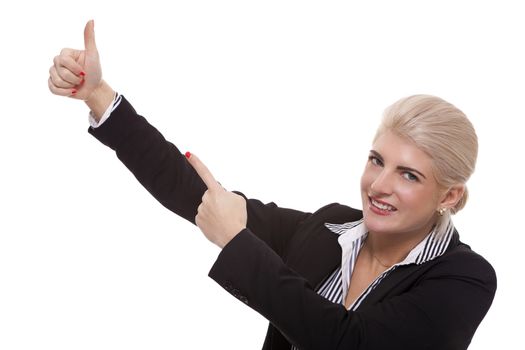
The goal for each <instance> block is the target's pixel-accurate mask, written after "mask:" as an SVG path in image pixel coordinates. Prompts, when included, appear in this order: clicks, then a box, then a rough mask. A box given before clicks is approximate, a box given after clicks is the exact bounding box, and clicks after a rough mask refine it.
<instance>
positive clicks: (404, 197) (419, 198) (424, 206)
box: [397, 184, 434, 212]
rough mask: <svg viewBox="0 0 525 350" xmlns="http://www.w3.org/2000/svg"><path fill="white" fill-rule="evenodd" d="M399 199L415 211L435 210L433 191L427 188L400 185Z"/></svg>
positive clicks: (398, 189) (398, 190) (398, 188)
mask: <svg viewBox="0 0 525 350" xmlns="http://www.w3.org/2000/svg"><path fill="white" fill-rule="evenodd" d="M397 194H398V197H399V198H400V199H401V201H402V203H403V204H404V205H406V206H407V207H410V208H412V209H413V210H414V211H418V212H422V211H424V212H426V211H429V210H430V209H429V208H433V205H434V203H433V196H432V191H429V190H428V189H427V188H424V187H420V186H414V185H413V184H406V185H405V184H400V185H399V186H398V187H397Z"/></svg>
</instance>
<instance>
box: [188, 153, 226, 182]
mask: <svg viewBox="0 0 525 350" xmlns="http://www.w3.org/2000/svg"><path fill="white" fill-rule="evenodd" d="M186 158H187V159H188V162H189V163H190V164H191V165H192V166H193V169H195V171H196V172H197V174H198V175H199V176H200V178H201V179H202V181H204V184H205V185H206V187H208V189H209V190H217V189H222V186H221V185H219V183H218V182H217V180H215V178H214V177H213V175H212V173H211V171H210V170H209V169H208V167H207V166H206V165H204V163H203V162H202V161H201V160H200V159H199V157H197V156H196V155H195V154H191V153H189V152H187V153H186Z"/></svg>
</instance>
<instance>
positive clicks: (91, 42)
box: [84, 20, 97, 52]
mask: <svg viewBox="0 0 525 350" xmlns="http://www.w3.org/2000/svg"><path fill="white" fill-rule="evenodd" d="M84 47H85V49H86V51H87V52H96V51H97V44H96V43H95V21H94V20H90V21H88V22H87V23H86V27H85V28H84Z"/></svg>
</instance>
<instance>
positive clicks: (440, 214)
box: [437, 208, 447, 216]
mask: <svg viewBox="0 0 525 350" xmlns="http://www.w3.org/2000/svg"><path fill="white" fill-rule="evenodd" d="M446 211H447V208H439V209H438V211H437V212H438V213H439V216H443V214H445V212H446Z"/></svg>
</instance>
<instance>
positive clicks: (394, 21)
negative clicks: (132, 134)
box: [0, 0, 525, 350]
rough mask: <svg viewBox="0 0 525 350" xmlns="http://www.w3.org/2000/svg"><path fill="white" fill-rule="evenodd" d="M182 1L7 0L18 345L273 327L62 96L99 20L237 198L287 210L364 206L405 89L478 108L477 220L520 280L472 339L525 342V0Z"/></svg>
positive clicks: (113, 341) (131, 89)
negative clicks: (363, 187)
mask: <svg viewBox="0 0 525 350" xmlns="http://www.w3.org/2000/svg"><path fill="white" fill-rule="evenodd" d="M169 3H170V5H169V6H168V2H159V1H154V0H150V1H137V2H133V1H126V2H118V1H93V0H92V1H85V2H75V1H41V2H40V1H33V2H30V1H18V2H10V3H9V5H7V3H6V2H4V3H3V4H2V5H0V6H1V8H0V35H1V37H0V38H1V40H0V45H1V46H0V47H1V52H0V60H1V61H0V70H1V71H0V79H1V84H0V96H1V101H2V102H1V111H2V113H1V118H2V133H1V137H0V152H1V153H0V155H1V158H0V159H1V163H0V166H1V172H0V198H1V201H0V206H1V210H0V218H1V220H0V349H6V350H7V349H9V350H11V349H182V348H196V349H205V348H212V349H258V348H260V347H261V345H262V342H263V339H264V335H265V332H266V321H265V320H264V319H263V318H262V317H261V316H259V315H258V314H256V313H255V312H254V311H252V310H251V309H249V308H247V307H246V306H245V305H243V304H242V303H240V302H238V301H237V300H236V299H234V298H233V297H231V296H230V295H229V294H228V293H226V292H225V291H223V290H222V289H221V288H220V287H219V286H218V285H217V284H215V282H213V281H212V280H211V279H209V278H208V277H207V273H208V270H209V268H210V267H211V265H212V264H213V262H214V261H215V258H216V256H217V254H218V253H219V250H218V248H216V247H215V246H213V245H212V244H210V243H209V242H208V241H207V240H206V239H205V238H204V237H203V236H202V234H201V233H200V231H199V230H198V229H197V228H196V227H194V226H192V225H191V224H189V223H187V222H185V221H184V220H182V219H180V218H178V217H176V216H175V215H174V214H172V213H171V212H169V211H168V210H166V209H165V208H163V207H162V206H161V205H160V204H158V203H157V202H156V201H155V200H154V199H153V198H151V197H150V195H149V194H148V193H147V192H146V191H145V190H144V189H143V188H142V187H141V186H140V185H139V184H138V182H137V181H136V180H135V178H134V177H133V176H132V175H131V174H130V173H129V172H128V170H127V169H126V168H125V167H124V166H123V165H122V164H121V163H120V162H119V161H118V159H117V158H116V157H115V155H114V154H113V152H112V151H111V150H110V149H107V148H105V147H104V146H103V145H101V144H100V143H98V142H97V141H96V140H95V139H94V138H93V137H92V136H90V135H89V134H88V133H87V128H88V122H87V108H86V107H85V105H83V103H82V102H79V101H75V100H72V99H68V98H61V97H57V96H53V95H51V93H50V92H49V91H48V89H47V78H48V68H49V66H50V65H51V62H52V59H53V57H54V56H55V55H57V54H58V53H59V52H60V49H61V48H63V47H74V48H82V47H83V36H82V35H83V28H84V24H85V22H86V21H87V20H88V19H90V18H94V19H95V30H96V34H97V42H98V47H99V51H100V55H101V58H102V66H103V71H104V78H105V79H106V80H107V81H108V82H109V83H110V84H111V85H112V87H113V88H115V89H116V90H118V91H119V92H121V93H123V94H124V95H125V96H126V97H127V98H128V99H129V100H130V101H131V102H132V103H133V105H134V106H135V108H136V109H137V111H138V112H139V113H141V114H143V115H145V116H146V117H147V118H148V120H149V121H150V122H151V123H152V124H153V125H155V126H156V127H157V128H158V129H159V130H160V131H161V132H163V134H164V135H165V137H166V138H167V139H169V140H171V141H172V142H174V143H175V144H177V145H178V146H179V147H180V149H181V151H183V152H184V151H186V150H189V151H192V152H194V153H196V154H198V155H199V156H200V157H201V159H203V161H205V162H206V163H207V164H208V166H209V168H210V169H211V170H212V171H213V172H214V174H215V176H216V178H217V179H218V180H219V181H221V183H222V184H223V185H224V186H225V187H226V188H228V189H232V190H233V189H235V190H240V191H243V192H244V193H245V194H246V195H247V196H249V197H252V198H259V199H261V200H263V201H264V202H268V201H275V202H276V203H277V204H279V205H280V206H284V207H292V208H296V209H301V210H304V211H313V210H316V209H317V208H319V207H321V206H323V205H325V204H328V203H330V202H335V201H337V202H341V203H345V204H348V205H352V206H357V207H359V205H360V196H359V191H358V188H359V177H360V175H361V171H362V169H363V166H364V163H365V160H366V156H367V151H368V149H369V146H370V142H371V138H372V135H373V134H374V131H375V128H376V126H377V125H378V122H379V119H380V116H381V113H382V111H383V109H384V108H385V107H386V106H388V105H389V104H391V103H393V102H394V101H395V100H397V99H398V98H400V97H403V96H406V95H410V94H414V93H428V94H434V95H438V96H440V97H442V98H444V99H446V100H448V101H450V102H452V103H453V104H455V105H457V106H458V107H459V108H461V109H462V110H463V111H464V112H465V113H466V114H467V115H468V116H469V117H470V118H471V120H472V122H473V123H474V125H475V127H476V129H477V133H478V136H479V141H480V153H479V159H478V166H477V171H476V173H475V174H474V175H473V177H472V179H471V181H470V182H469V188H470V192H471V198H470V201H469V203H468V204H467V207H466V209H465V210H464V211H462V212H461V213H460V214H459V215H458V216H457V217H456V218H455V223H456V226H457V227H458V230H459V231H460V234H461V238H462V240H463V241H464V242H467V243H469V244H470V245H471V246H472V248H473V249H474V250H476V251H477V252H479V253H480V254H482V255H483V256H484V257H485V258H486V259H487V260H489V261H490V262H491V263H492V264H493V266H494V267H495V269H496V271H497V274H498V282H499V284H498V292H497V294H496V298H495V300H494V303H493V306H492V308H491V310H490V311H489V313H488V314H487V316H486V318H485V320H484V321H483V322H482V324H481V326H480V327H479V329H478V331H477V333H476V335H475V337H474V339H473V342H472V344H471V346H470V349H474V350H480V349H494V348H501V349H517V348H521V347H522V346H523V345H522V340H521V339H523V337H522V325H523V322H522V321H521V317H522V316H523V314H524V312H525V309H524V305H523V302H522V300H523V279H522V274H523V273H522V269H521V266H522V260H523V249H522V247H521V245H522V244H523V242H524V240H523V233H524V229H523V225H522V224H521V222H520V221H521V220H522V219H523V203H522V202H523V199H524V198H525V192H524V189H523V187H524V185H523V182H524V181H523V177H524V173H523V164H522V163H523V151H524V149H525V147H524V146H525V143H524V141H523V138H524V136H523V123H522V118H523V117H524V109H525V108H524V98H523V92H524V81H525V80H524V79H525V69H524V62H525V54H524V50H523V42H524V41H523V33H525V21H524V20H523V18H524V17H525V16H524V15H525V14H524V11H523V10H522V9H521V8H520V6H519V3H520V2H519V1H515V2H512V1H501V0H499V1H490V2H487V1H443V0H441V1H435V2H428V1H366V2H364V1H360V2H356V1H284V0H280V1H273V0H272V1H259V2H254V1H230V0H228V1H226V0H223V1H197V0H195V1H172V2H169ZM517 317H518V318H517Z"/></svg>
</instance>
